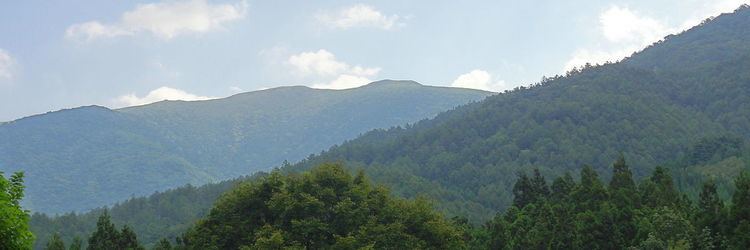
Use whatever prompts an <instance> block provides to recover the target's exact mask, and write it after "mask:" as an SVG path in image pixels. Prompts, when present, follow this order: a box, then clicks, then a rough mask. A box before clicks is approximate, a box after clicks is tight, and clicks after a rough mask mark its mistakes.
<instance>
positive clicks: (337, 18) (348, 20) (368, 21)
mask: <svg viewBox="0 0 750 250" xmlns="http://www.w3.org/2000/svg"><path fill="white" fill-rule="evenodd" d="M315 17H316V19H317V20H318V21H319V22H320V23H322V24H324V25H325V26H327V27H329V28H334V29H351V28H359V27H366V28H377V29H383V30H390V29H393V28H395V27H397V26H400V25H403V23H399V20H400V17H399V16H398V15H386V14H383V13H382V12H380V11H379V10H377V9H375V7H372V6H370V5H365V4H356V5H353V6H349V7H346V8H342V9H339V10H337V11H327V12H321V13H318V14H317V15H316V16H315Z"/></svg>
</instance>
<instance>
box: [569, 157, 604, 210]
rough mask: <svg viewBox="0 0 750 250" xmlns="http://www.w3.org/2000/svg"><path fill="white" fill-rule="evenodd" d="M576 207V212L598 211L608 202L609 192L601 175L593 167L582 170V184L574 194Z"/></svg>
mask: <svg viewBox="0 0 750 250" xmlns="http://www.w3.org/2000/svg"><path fill="white" fill-rule="evenodd" d="M572 197H573V201H574V202H575V205H576V211H578V212H580V211H586V210H590V211H596V210H598V209H599V206H600V205H601V204H602V203H603V202H605V201H607V200H608V197H609V196H608V194H607V190H606V189H605V188H604V185H603V184H602V182H601V180H599V174H597V173H596V171H594V168H592V167H591V166H588V165H586V166H584V167H583V168H582V169H581V182H580V184H579V185H578V186H576V189H575V190H574V191H573V194H572Z"/></svg>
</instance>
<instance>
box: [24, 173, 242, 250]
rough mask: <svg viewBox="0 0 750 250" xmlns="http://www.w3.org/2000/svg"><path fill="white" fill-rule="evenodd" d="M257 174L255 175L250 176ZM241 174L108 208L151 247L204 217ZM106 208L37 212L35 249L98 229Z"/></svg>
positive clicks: (32, 224)
mask: <svg viewBox="0 0 750 250" xmlns="http://www.w3.org/2000/svg"><path fill="white" fill-rule="evenodd" d="M249 178H254V177H249ZM245 179H246V178H240V179H236V180H231V181H224V182H220V183H215V184H208V185H204V186H201V187H197V188H196V187H194V186H191V185H187V186H185V187H181V188H177V189H172V190H168V191H165V192H161V193H155V194H152V195H151V196H149V197H144V198H133V199H130V200H127V201H124V202H122V203H119V204H116V205H114V206H112V207H111V208H109V209H107V210H108V213H109V215H110V216H111V220H112V222H113V223H115V224H118V225H129V226H131V227H132V229H133V231H135V232H138V235H139V237H138V239H139V241H140V242H141V243H143V245H144V246H146V247H151V246H153V245H154V244H156V243H157V242H158V241H159V240H160V239H162V238H167V239H175V238H176V237H178V236H180V235H181V234H182V233H183V232H185V230H187V228H189V227H190V226H191V225H192V224H193V223H195V222H196V221H198V219H200V218H202V217H203V216H205V215H206V214H208V211H209V210H210V209H211V206H212V205H213V203H214V202H215V201H216V199H217V198H218V197H219V195H221V194H222V193H224V192H226V191H227V190H229V189H230V188H232V187H233V186H234V185H237V184H238V183H239V182H241V181H243V180H245ZM104 211H105V209H94V210H92V211H89V212H87V213H82V214H76V213H68V214H63V215H59V216H54V217H51V218H50V217H49V216H47V215H45V214H39V213H35V214H33V215H32V216H31V221H30V228H31V230H32V232H34V235H36V236H37V238H38V239H42V240H38V241H36V242H35V244H34V248H35V249H41V248H42V247H43V244H44V242H45V241H44V240H46V239H49V238H50V237H52V234H53V233H55V232H59V233H60V236H61V237H62V239H63V240H64V241H66V242H70V241H72V240H73V239H74V238H75V237H81V236H86V235H90V234H91V233H92V232H94V230H96V223H97V220H98V218H99V217H100V215H101V214H102V213H104Z"/></svg>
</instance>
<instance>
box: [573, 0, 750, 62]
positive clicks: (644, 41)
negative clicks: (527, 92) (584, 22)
mask: <svg viewBox="0 0 750 250" xmlns="http://www.w3.org/2000/svg"><path fill="white" fill-rule="evenodd" d="M747 3H750V0H711V1H706V2H705V3H704V4H703V8H698V9H699V10H698V11H697V12H696V13H695V14H694V15H693V17H691V18H688V19H687V20H685V21H684V22H682V23H680V24H678V25H669V24H667V23H666V22H664V21H661V20H658V19H656V18H653V17H648V16H644V15H642V14H640V13H638V12H637V11H634V10H631V9H629V8H627V7H621V6H616V5H613V6H610V7H609V8H608V9H607V10H605V11H604V12H602V13H601V14H600V15H599V29H600V31H601V35H602V37H603V38H604V41H605V42H604V43H603V44H600V45H599V46H598V47H596V48H580V49H578V50H576V51H575V52H574V53H573V55H572V56H571V59H570V60H568V61H567V62H566V63H565V67H564V70H565V71H568V70H571V69H573V68H575V67H580V66H582V65H584V64H586V63H591V64H601V63H605V62H616V61H619V60H622V59H623V58H625V57H627V56H630V55H632V54H633V53H634V52H636V51H639V50H641V49H643V48H645V47H646V46H648V45H651V44H653V43H655V42H658V41H659V40H661V39H662V38H664V37H665V36H667V35H670V34H676V33H679V32H682V31H684V30H686V29H689V28H691V27H693V26H695V25H698V24H700V22H701V21H703V20H705V19H706V18H708V17H711V16H718V15H719V14H721V13H726V12H731V11H733V10H735V9H736V8H737V7H739V6H740V5H742V4H747Z"/></svg>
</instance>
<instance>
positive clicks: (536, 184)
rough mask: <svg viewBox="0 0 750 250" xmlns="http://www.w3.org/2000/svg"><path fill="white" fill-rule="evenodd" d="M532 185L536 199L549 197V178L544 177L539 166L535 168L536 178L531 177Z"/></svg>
mask: <svg viewBox="0 0 750 250" xmlns="http://www.w3.org/2000/svg"><path fill="white" fill-rule="evenodd" d="M531 187H532V190H533V193H534V200H535V201H536V200H539V199H542V198H545V199H546V198H549V194H550V190H549V186H548V185H547V180H545V179H544V176H542V173H541V172H539V169H538V168H535V169H534V178H532V179H531Z"/></svg>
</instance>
